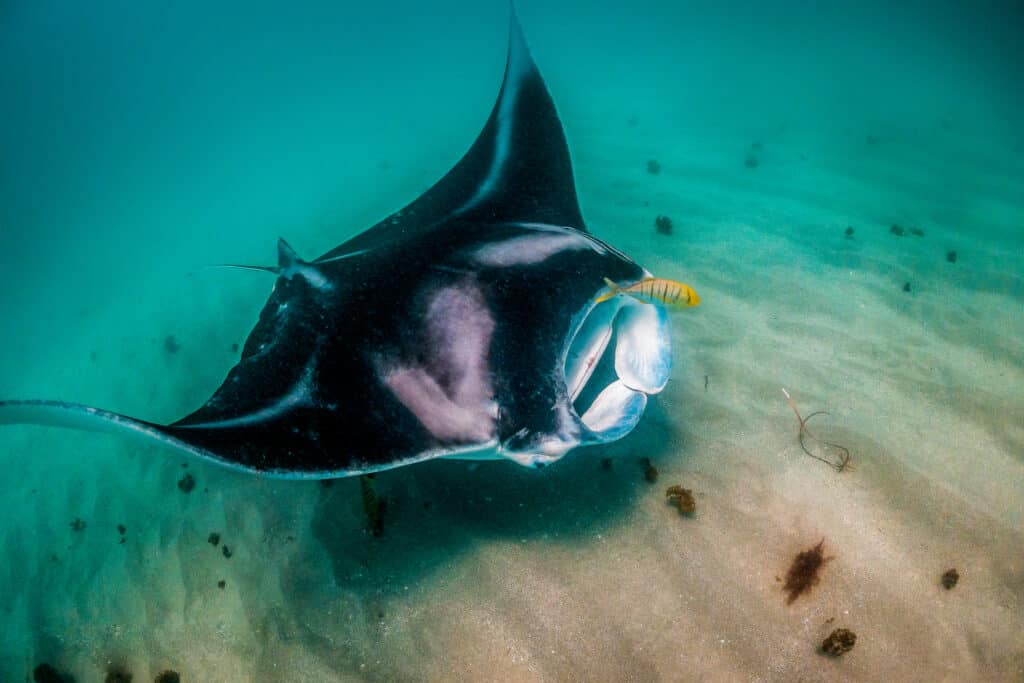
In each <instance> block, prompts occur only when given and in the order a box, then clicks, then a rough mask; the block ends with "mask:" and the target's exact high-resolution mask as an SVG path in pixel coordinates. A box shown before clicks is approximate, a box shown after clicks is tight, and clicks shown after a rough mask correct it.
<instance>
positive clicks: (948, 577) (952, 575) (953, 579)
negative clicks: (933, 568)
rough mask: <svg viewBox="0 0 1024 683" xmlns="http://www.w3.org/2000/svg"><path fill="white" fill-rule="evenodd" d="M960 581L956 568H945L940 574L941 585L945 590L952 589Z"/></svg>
mask: <svg viewBox="0 0 1024 683" xmlns="http://www.w3.org/2000/svg"><path fill="white" fill-rule="evenodd" d="M959 582H960V572H958V571H957V570H956V569H947V570H946V572H945V573H944V574H943V575H942V587H943V588H945V589H946V590H952V589H953V587H954V586H956V584H958V583H959Z"/></svg>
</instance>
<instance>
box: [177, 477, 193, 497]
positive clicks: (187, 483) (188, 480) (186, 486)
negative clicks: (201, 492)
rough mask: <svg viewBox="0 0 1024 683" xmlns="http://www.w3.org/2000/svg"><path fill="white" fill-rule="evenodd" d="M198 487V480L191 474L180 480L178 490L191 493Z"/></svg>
mask: <svg viewBox="0 0 1024 683" xmlns="http://www.w3.org/2000/svg"><path fill="white" fill-rule="evenodd" d="M195 487H196V479H195V477H193V476H192V475H191V474H188V473H187V472H186V473H185V476H184V477H182V478H181V479H179V480H178V488H179V489H181V492H182V493H191V492H192V489H194V488H195Z"/></svg>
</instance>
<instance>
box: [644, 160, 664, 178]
mask: <svg viewBox="0 0 1024 683" xmlns="http://www.w3.org/2000/svg"><path fill="white" fill-rule="evenodd" d="M647 172H648V173H650V174H651V175H658V174H659V173H661V164H659V163H658V160H657V159H648V160H647Z"/></svg>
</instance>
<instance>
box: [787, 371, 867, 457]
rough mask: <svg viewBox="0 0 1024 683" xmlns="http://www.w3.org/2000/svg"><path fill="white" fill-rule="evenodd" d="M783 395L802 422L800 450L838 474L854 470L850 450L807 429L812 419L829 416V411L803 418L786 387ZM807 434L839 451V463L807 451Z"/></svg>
mask: <svg viewBox="0 0 1024 683" xmlns="http://www.w3.org/2000/svg"><path fill="white" fill-rule="evenodd" d="M782 393H783V394H785V395H786V400H787V401H789V407H790V408H792V409H793V412H794V413H795V414H796V419H797V420H798V421H799V422H800V432H799V434H798V435H797V439H798V440H799V441H800V448H802V449H803V451H804V453H806V454H807V455H809V456H811V457H812V458H814V459H815V460H820V461H821V462H823V463H825V464H826V465H828V466H829V467H831V468H832V469H834V470H835V471H836V472H842V471H844V470H852V469H853V464H852V463H851V462H850V450H849V449H848V448H846V446H840V445H839V444H837V443H832V442H831V441H825V440H824V439H819V438H818V437H816V436H815V435H814V434H812V433H811V430H809V429H807V423H808V421H810V419H811V418H812V417H814V416H815V415H828V411H825V410H818V411H815V412H813V413H811V414H810V415H808V416H807V417H803V416H801V415H800V411H799V410H797V409H796V403H795V402H794V401H793V397H792V396H790V395H789V392H788V391H786V388H785V387H783V388H782ZM805 434H806V435H807V436H809V437H811V438H812V439H814V440H815V441H817V442H818V443H820V444H822V445H824V446H830V447H832V448H834V449H836V450H837V451H839V462H832V461H831V460H829V459H828V458H823V457H821V456H820V455H815V454H814V453H811V452H810V451H809V450H807V446H806V445H804V435H805Z"/></svg>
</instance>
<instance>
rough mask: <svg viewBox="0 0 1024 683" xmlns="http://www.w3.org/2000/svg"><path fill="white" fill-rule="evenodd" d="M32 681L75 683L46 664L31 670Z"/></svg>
mask: <svg viewBox="0 0 1024 683" xmlns="http://www.w3.org/2000/svg"><path fill="white" fill-rule="evenodd" d="M32 680H33V681H35V683H75V679H74V677H72V676H70V675H67V676H65V675H64V674H62V673H60V672H59V671H57V670H56V669H55V668H53V667H52V666H50V665H49V664H47V663H46V662H43V663H42V664H40V665H39V666H37V667H36V668H35V669H33V670H32Z"/></svg>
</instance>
